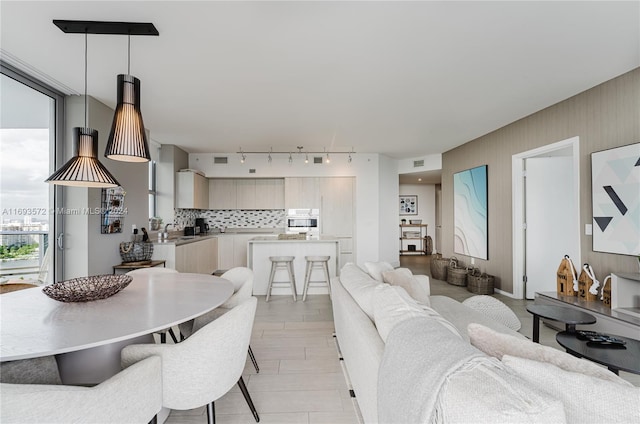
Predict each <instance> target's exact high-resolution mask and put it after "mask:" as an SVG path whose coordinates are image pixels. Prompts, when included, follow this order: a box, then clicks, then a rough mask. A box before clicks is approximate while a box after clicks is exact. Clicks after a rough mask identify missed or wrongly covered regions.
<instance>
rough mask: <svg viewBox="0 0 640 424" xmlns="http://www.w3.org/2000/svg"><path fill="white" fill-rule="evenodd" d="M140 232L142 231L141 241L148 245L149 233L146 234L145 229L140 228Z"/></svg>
mask: <svg viewBox="0 0 640 424" xmlns="http://www.w3.org/2000/svg"><path fill="white" fill-rule="evenodd" d="M141 230H142V241H143V242H144V243H148V242H149V233H147V229H146V228H144V227H142V228H141ZM149 259H151V258H149Z"/></svg>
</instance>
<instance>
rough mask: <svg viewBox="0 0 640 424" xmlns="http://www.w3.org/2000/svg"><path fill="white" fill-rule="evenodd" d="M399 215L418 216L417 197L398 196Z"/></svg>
mask: <svg viewBox="0 0 640 424" xmlns="http://www.w3.org/2000/svg"><path fill="white" fill-rule="evenodd" d="M400 215H418V196H415V195H408V196H407V195H405V196H403V195H400Z"/></svg>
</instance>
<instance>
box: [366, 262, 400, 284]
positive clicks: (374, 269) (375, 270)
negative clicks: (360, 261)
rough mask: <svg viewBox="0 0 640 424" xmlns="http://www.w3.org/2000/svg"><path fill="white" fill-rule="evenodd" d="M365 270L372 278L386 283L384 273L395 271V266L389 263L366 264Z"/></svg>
mask: <svg viewBox="0 0 640 424" xmlns="http://www.w3.org/2000/svg"><path fill="white" fill-rule="evenodd" d="M364 268H365V269H366V270H367V272H368V273H369V275H370V276H371V278H373V279H374V280H378V281H380V282H382V281H384V279H383V278H382V273H383V272H385V271H393V265H391V264H390V263H389V262H365V263H364Z"/></svg>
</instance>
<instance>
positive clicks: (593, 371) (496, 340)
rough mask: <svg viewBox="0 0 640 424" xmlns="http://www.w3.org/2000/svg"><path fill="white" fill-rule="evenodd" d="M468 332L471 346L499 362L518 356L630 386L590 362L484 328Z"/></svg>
mask: <svg viewBox="0 0 640 424" xmlns="http://www.w3.org/2000/svg"><path fill="white" fill-rule="evenodd" d="M467 332H468V334H469V339H470V340H471V344H472V345H473V346H475V347H477V348H478V349H480V350H481V351H483V352H484V353H486V354H487V355H489V356H493V357H496V358H498V359H502V357H503V356H504V355H510V356H517V357H520V358H526V359H531V360H533V361H538V362H548V363H550V364H553V365H555V366H557V367H559V368H561V369H563V370H565V371H571V372H578V373H581V374H585V375H588V376H592V377H597V378H600V379H603V380H608V381H613V382H616V383H618V384H623V385H628V384H629V383H628V382H627V381H626V380H623V379H622V378H620V377H618V376H617V375H615V374H614V373H612V372H611V371H609V370H607V369H606V368H603V367H601V366H598V365H596V364H595V363H593V362H591V361H588V360H586V359H579V358H576V357H575V356H572V355H569V354H568V353H565V352H562V351H560V350H558V349H554V348H552V347H549V346H543V345H541V344H538V343H534V342H532V341H530V340H527V339H519V338H516V337H513V336H510V335H508V334H504V333H498V332H497V331H494V330H492V329H490V328H488V327H485V326H484V325H480V324H475V323H472V324H469V326H468V327H467Z"/></svg>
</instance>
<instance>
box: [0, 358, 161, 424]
mask: <svg viewBox="0 0 640 424" xmlns="http://www.w3.org/2000/svg"><path fill="white" fill-rule="evenodd" d="M0 393H1V396H0V422H2V423H3V424H10V423H23V424H24V423H39V424H40V423H48V424H56V423H61V424H69V423H148V422H152V423H155V422H156V415H157V414H158V412H159V411H160V409H161V408H162V369H161V361H160V358H158V357H157V356H154V357H150V358H147V359H145V360H144V361H140V362H138V363H137V364H135V365H134V366H132V367H129V368H127V369H126V370H123V371H121V372H119V373H118V374H116V375H115V376H113V377H111V378H110V379H108V380H107V381H104V382H103V383H100V384H98V385H97V386H94V387H81V386H62V385H42V384H10V383H0Z"/></svg>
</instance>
